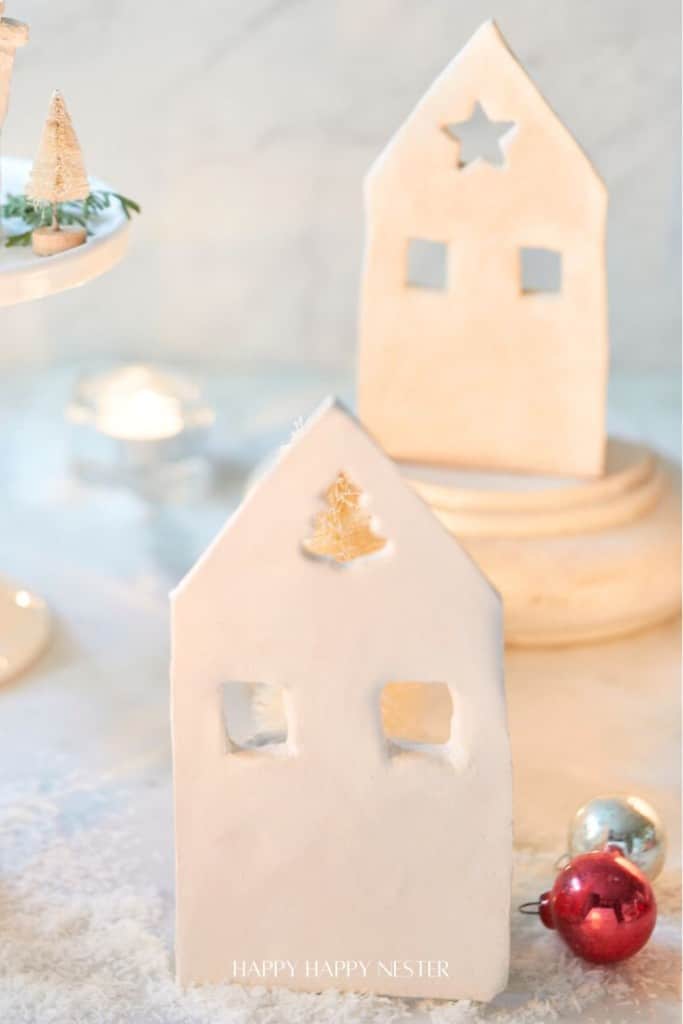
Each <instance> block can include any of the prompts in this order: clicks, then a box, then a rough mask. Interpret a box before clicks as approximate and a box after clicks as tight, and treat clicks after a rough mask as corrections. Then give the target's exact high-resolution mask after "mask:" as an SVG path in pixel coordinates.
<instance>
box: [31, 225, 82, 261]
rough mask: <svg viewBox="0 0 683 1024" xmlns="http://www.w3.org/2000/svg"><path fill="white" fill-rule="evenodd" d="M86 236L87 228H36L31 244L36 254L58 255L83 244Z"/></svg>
mask: <svg viewBox="0 0 683 1024" xmlns="http://www.w3.org/2000/svg"><path fill="white" fill-rule="evenodd" d="M86 237H87V236H86V230H85V228H59V229H57V230H55V229H54V228H36V230H35V231H34V232H33V234H32V235H31V246H32V248H33V251H34V253H35V254H36V256H56V255H57V253H60V252H67V250H68V249H75V248H76V246H78V245H83V243H84V242H85V239H86Z"/></svg>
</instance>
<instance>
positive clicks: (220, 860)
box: [172, 403, 511, 999]
mask: <svg viewBox="0 0 683 1024" xmlns="http://www.w3.org/2000/svg"><path fill="white" fill-rule="evenodd" d="M501 618H502V614H501V605H500V600H499V598H498V595H497V594H496V592H495V591H494V590H493V589H492V587H491V586H490V584H489V583H488V582H487V580H486V579H485V578H484V577H483V576H482V574H481V572H480V571H479V570H478V569H477V568H476V566H475V565H474V564H473V563H472V561H471V560H470V559H469V558H468V556H467V555H466V554H465V553H464V552H463V551H462V549H461V548H460V547H459V546H458V544H457V543H456V542H454V540H453V539H452V538H451V537H450V536H449V535H448V534H447V533H446V531H445V530H444V529H443V528H442V527H441V526H440V524H439V523H438V522H437V520H436V519H435V518H434V516H433V515H432V513H431V512H430V511H429V509H428V508H427V506H426V505H425V504H423V502H422V501H421V500H420V499H419V498H418V497H417V496H416V495H415V494H414V493H413V491H412V490H411V489H410V488H409V487H407V486H406V485H405V484H404V482H403V480H402V479H401V476H400V474H399V472H398V470H397V469H396V467H395V466H394V464H393V463H392V462H391V460H390V459H389V458H387V457H386V456H385V455H384V454H383V453H382V451H381V450H380V449H379V448H378V447H377V446H376V444H375V443H374V442H373V441H372V440H371V439H370V438H369V437H368V435H367V434H366V433H365V432H364V430H363V429H362V428H361V427H360V426H359V425H358V424H357V422H356V421H355V420H354V419H353V417H352V416H350V415H349V414H348V413H347V412H346V411H345V410H344V409H343V408H342V407H340V406H339V405H338V404H336V403H326V404H325V405H324V406H323V407H322V408H321V409H320V410H319V411H318V413H317V414H316V415H315V416H314V417H313V419H312V420H310V421H309V423H308V424H307V425H306V426H305V427H304V428H303V430H302V431H301V432H300V433H299V434H298V435H297V436H296V438H295V439H294V440H293V441H292V443H291V444H290V445H289V446H288V448H287V449H285V450H284V451H283V452H282V454H281V455H280V457H279V459H278V461H277V463H276V464H275V466H274V467H273V468H272V469H270V471H269V472H268V473H267V475H266V476H265V477H263V478H262V479H261V480H260V481H259V483H258V484H257V485H256V486H255V487H254V488H253V489H252V490H251V492H250V493H249V494H248V496H247V498H246V499H245V501H244V502H243V504H242V506H241V507H240V508H239V509H238V511H237V513H236V514H235V515H234V516H233V517H232V518H231V519H230V521H229V522H228V523H227V525H226V526H225V528H224V529H223V531H222V532H221V533H220V534H219V536H218V537H217V539H216V540H215V542H214V543H213V544H212V545H211V547H210V548H209V549H208V550H207V551H206V552H205V554H204V555H203V556H202V557H201V558H200V560H199V562H198V563H197V564H196V565H195V567H194V568H193V569H192V571H191V572H190V573H189V575H188V576H187V577H186V578H185V579H184V580H183V581H182V583H181V584H180V585H179V587H178V588H177V590H176V591H175V592H174V593H173V595H172V623H173V625H172V630H173V655H172V718H173V752H174V777H175V814H176V833H177V968H178V974H179V977H180V980H181V981H182V982H183V983H185V984H189V983H195V982H216V981H228V980H232V979H234V980H237V981H242V982H243V981H247V982H251V983H253V984H259V983H260V981H261V979H260V977H259V974H258V969H259V965H262V964H263V963H266V964H272V963H275V962H281V963H282V964H283V966H281V968H280V970H279V972H278V974H277V976H274V974H271V975H270V976H269V977H268V978H267V981H268V983H269V984H271V983H272V984H279V985H285V986H289V987H292V988H298V989H307V990H319V989H321V988H326V987H329V988H336V989H354V990H361V991H376V992H385V993H395V994H402V995H430V996H435V997H436V996H440V997H466V998H473V999H488V998H490V997H492V996H493V995H494V994H495V993H496V992H498V991H500V990H501V989H502V988H503V987H504V986H505V984H506V978H507V970H508V942H509V909H510V907H509V900H510V871H511V783H510V753H509V746H508V737H507V727H506V714H505V697H504V684H503V670H502V622H501ZM335 961H336V962H339V963H341V964H356V965H358V964H359V963H361V962H362V963H364V964H365V966H366V972H365V973H363V971H362V970H361V968H360V967H356V968H355V969H353V970H352V969H351V968H350V967H349V968H348V971H347V970H346V969H345V968H344V969H342V968H340V971H339V972H338V973H337V974H336V975H335V976H330V975H329V974H328V973H327V972H326V968H325V965H326V964H327V965H329V964H331V963H333V962H335ZM420 964H422V966H419V965H420ZM428 964H429V965H431V966H430V967H428V966H426V965H428ZM316 965H317V966H316ZM406 965H407V966H406ZM439 965H440V966H439ZM444 965H445V966H444ZM255 967H256V970H255ZM273 970H274V969H273Z"/></svg>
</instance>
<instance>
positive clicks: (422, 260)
mask: <svg viewBox="0 0 683 1024" xmlns="http://www.w3.org/2000/svg"><path fill="white" fill-rule="evenodd" d="M447 267H448V246H447V245H446V243H445V242H430V241H428V240H427V239H425V238H409V239H408V268H407V273H406V284H407V285H409V286H410V287H411V288H429V289H431V290H432V291H441V292H442V291H445V290H446V279H447Z"/></svg>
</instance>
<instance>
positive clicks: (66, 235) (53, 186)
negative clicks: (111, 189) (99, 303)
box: [26, 92, 90, 256]
mask: <svg viewBox="0 0 683 1024" xmlns="http://www.w3.org/2000/svg"><path fill="white" fill-rule="evenodd" d="M89 194H90V185H89V183H88V175H87V174H86V170H85V164H84V163H83V154H82V152H81V147H80V144H79V141H78V138H77V137H76V132H75V131H74V128H73V125H72V123H71V118H70V117H69V111H68V110H67V109H66V103H65V102H64V97H63V96H62V94H61V93H60V92H54V93H53V94H52V99H51V100H50V107H49V110H48V113H47V119H46V121H45V126H44V128H43V136H42V139H41V141H40V148H39V150H38V156H37V157H36V160H35V163H34V164H33V168H32V170H31V176H30V178H29V180H28V184H27V186H26V196H27V198H28V199H30V200H31V201H32V202H34V203H35V204H36V205H42V206H50V207H51V208H52V223H51V225H50V226H49V227H43V228H38V229H36V230H35V231H34V232H33V249H34V251H35V252H36V253H37V254H38V255H40V256H50V255H52V254H53V253H56V252H63V251H64V250H65V249H71V248H73V247H74V246H76V245H81V244H82V243H83V242H84V241H85V237H86V232H85V229H84V228H76V229H74V228H69V229H64V228H62V227H61V226H60V224H59V221H58V217H57V204H58V203H68V202H72V201H74V200H77V199H85V198H86V197H87V196H88V195H89Z"/></svg>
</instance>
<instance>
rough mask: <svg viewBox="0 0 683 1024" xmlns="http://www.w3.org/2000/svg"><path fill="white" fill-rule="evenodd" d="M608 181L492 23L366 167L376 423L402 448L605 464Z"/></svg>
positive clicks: (368, 321) (441, 454) (446, 456)
mask: <svg viewBox="0 0 683 1024" xmlns="http://www.w3.org/2000/svg"><path fill="white" fill-rule="evenodd" d="M606 213H607V194H606V190H605V187H604V185H603V182H602V181H601V180H600V178H599V177H598V175H597V174H596V172H595V170H594V169H593V167H592V166H591V164H590V162H589V160H588V158H587V156H586V155H585V153H584V152H583V151H582V150H581V148H580V147H579V145H578V144H577V143H576V141H575V140H574V139H573V137H572V136H571V135H570V133H569V131H568V130H567V129H566V128H565V127H564V125H563V124H562V122H561V121H560V120H559V119H558V117H557V116H556V115H555V113H554V112H553V111H552V110H551V108H550V107H549V106H548V104H547V103H546V102H545V100H544V99H543V97H542V96H541V95H540V93H539V92H538V90H537V89H536V87H535V86H534V85H533V83H532V82H531V80H530V79H529V77H528V76H527V74H526V72H525V71H524V69H523V68H522V67H521V66H520V64H519V63H518V62H517V60H516V59H515V57H514V56H513V55H512V53H511V52H510V50H509V49H508V47H507V45H506V43H505V41H504V39H503V38H502V36H501V34H500V32H499V30H498V28H497V27H496V25H495V24H494V23H493V22H488V23H486V24H485V25H483V26H482V27H481V28H480V29H479V30H478V31H477V32H476V33H475V35H474V36H473V37H472V38H471V39H470V41H469V43H468V44H467V46H466V47H465V48H464V49H463V50H462V52H461V53H460V54H459V55H458V56H457V57H456V58H455V59H454V60H453V61H452V62H451V63H450V64H449V65H448V67H447V68H446V69H445V71H444V72H443V73H442V74H441V75H440V76H439V78H437V80H436V81H435V82H434V84H433V85H432V86H431V88H430V89H429V90H428V91H427V93H426V94H425V96H424V97H423V98H422V100H420V102H419V103H418V105H417V106H416V108H415V109H414V110H413V112H412V114H410V116H409V117H408V119H407V121H406V122H405V123H404V124H403V126H402V127H401V128H400V129H399V131H398V132H397V133H396V135H395V136H394V137H393V138H392V140H391V141H390V142H389V144H388V146H387V147H386V149H385V150H384V152H383V153H382V154H381V156H380V157H379V158H378V159H377V161H376V163H375V164H374V165H373V167H372V168H371V170H370V172H369V174H368V177H367V180H366V214H367V235H366V251H365V268H364V275H363V287H362V297H361V317H360V329H361V339H360V377H359V395H360V398H359V401H360V406H359V407H360V414H361V418H362V420H363V422H364V423H365V424H366V425H367V426H368V428H369V429H370V430H371V431H372V433H373V434H374V436H375V437H376V438H377V439H378V441H379V442H380V444H382V445H383V447H384V448H385V449H386V450H387V451H388V452H389V453H390V454H392V455H394V456H396V457H399V458H403V459H409V460H410V459H412V460H422V461H432V462H443V463H448V464H457V465H462V466H474V467H488V468H502V469H523V470H531V471H540V472H549V473H565V474H577V475H594V474H599V473H601V472H602V470H603V459H604V445H605V424H604V419H605V391H606V380H607V360H608V343H607V290H606V289H607V285H606V274H605V225H606Z"/></svg>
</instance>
